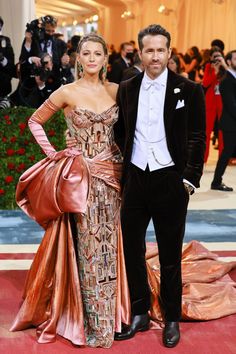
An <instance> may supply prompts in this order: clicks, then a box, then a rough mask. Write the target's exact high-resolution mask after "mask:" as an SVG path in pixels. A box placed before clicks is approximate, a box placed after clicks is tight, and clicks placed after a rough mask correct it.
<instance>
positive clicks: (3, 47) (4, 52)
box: [0, 35, 15, 97]
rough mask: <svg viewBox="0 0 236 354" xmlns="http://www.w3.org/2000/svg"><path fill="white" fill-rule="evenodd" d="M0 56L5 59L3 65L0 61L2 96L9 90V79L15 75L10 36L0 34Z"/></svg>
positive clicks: (0, 90)
mask: <svg viewBox="0 0 236 354" xmlns="http://www.w3.org/2000/svg"><path fill="white" fill-rule="evenodd" d="M0 53H1V57H2V58H3V57H5V58H6V59H7V64H6V65H5V66H3V65H1V62H0V97H4V96H6V95H8V94H9V93H10V92H11V80H12V77H13V76H14V75H15V67H14V52H13V48H12V46H11V41H10V38H8V37H6V36H2V35H0Z"/></svg>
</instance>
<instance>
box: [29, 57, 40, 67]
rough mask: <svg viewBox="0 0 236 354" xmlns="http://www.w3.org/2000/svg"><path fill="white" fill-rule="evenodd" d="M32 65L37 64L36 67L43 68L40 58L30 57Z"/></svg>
mask: <svg viewBox="0 0 236 354" xmlns="http://www.w3.org/2000/svg"><path fill="white" fill-rule="evenodd" d="M29 59H30V61H31V63H32V64H35V65H36V66H38V67H39V66H42V64H41V59H40V58H39V57H30V58H29Z"/></svg>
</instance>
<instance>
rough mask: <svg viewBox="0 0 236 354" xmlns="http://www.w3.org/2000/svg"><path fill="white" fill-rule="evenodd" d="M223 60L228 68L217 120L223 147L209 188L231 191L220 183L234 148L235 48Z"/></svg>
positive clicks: (235, 131) (235, 114)
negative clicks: (220, 111) (221, 134)
mask: <svg viewBox="0 0 236 354" xmlns="http://www.w3.org/2000/svg"><path fill="white" fill-rule="evenodd" d="M225 61H226V63H227V65H228V70H227V72H226V76H225V78H224V79H223V80H222V81H221V83H220V93H221V97H222V103H223V111H222V115H221V118H220V122H219V128H220V129H221V130H222V133H223V142H224V147H223V151H222V153H221V155H220V157H219V159H218V162H217V164H216V169H215V173H214V178H213V181H212V183H211V189H214V190H219V191H223V192H232V191H233V188H232V187H228V186H226V185H225V184H224V183H222V177H223V175H224V172H225V169H226V167H227V165H228V162H229V160H230V158H231V156H233V153H234V151H235V149H236V50H233V51H231V52H229V53H228V54H227V55H226V57H225Z"/></svg>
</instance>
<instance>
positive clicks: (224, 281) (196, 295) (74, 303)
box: [11, 105, 236, 347]
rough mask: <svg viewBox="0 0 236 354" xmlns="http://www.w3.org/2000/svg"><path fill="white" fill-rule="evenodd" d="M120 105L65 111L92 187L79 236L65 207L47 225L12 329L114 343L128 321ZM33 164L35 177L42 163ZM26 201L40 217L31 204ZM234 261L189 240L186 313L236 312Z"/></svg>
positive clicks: (152, 272)
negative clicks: (117, 129) (116, 133)
mask: <svg viewBox="0 0 236 354" xmlns="http://www.w3.org/2000/svg"><path fill="white" fill-rule="evenodd" d="M55 110H56V108H55ZM117 110H118V108H117V106H116V105H114V106H112V107H110V108H109V109H108V110H106V111H105V112H103V113H102V114H95V113H94V112H91V111H89V110H86V109H80V108H77V109H75V110H73V111H71V112H70V113H69V114H68V115H67V117H66V118H65V119H66V122H67V125H68V128H69V129H70V132H71V134H72V135H73V136H75V137H76V139H77V145H78V147H79V149H81V150H82V152H83V155H84V158H85V159H86V161H88V162H89V170H90V175H91V176H90V177H91V179H90V182H89V183H90V193H89V198H88V201H87V204H86V212H85V213H76V214H73V218H74V220H75V222H76V241H75V240H74V238H73V235H72V233H73V232H72V227H71V224H72V222H71V215H70V214H68V213H63V214H62V215H61V216H59V217H58V218H57V219H55V220H53V221H51V222H49V223H48V224H47V227H46V232H45V236H44V238H43V240H42V243H41V245H40V247H39V250H38V252H37V254H36V256H35V259H34V261H33V264H32V266H31V269H30V271H29V273H28V277H27V281H26V286H25V291H24V295H23V298H24V302H23V304H22V306H21V309H20V311H19V313H18V315H17V317H16V319H15V321H14V324H13V326H12V328H11V330H13V331H15V330H22V329H26V328H29V327H31V326H35V327H37V330H36V331H37V337H38V342H40V343H46V342H52V341H54V340H55V339H56V335H57V334H59V335H61V336H63V337H65V338H67V339H69V340H70V341H71V342H72V343H74V344H77V345H88V346H92V347H96V346H100V347H110V346H111V345H112V342H113V337H114V331H115V330H116V331H119V330H120V329H121V322H125V323H128V322H129V315H130V305H129V299H128V297H129V296H128V288H127V280H126V274H125V267H124V256H123V248H122V238H121V233H120V221H119V208H120V195H119V186H118V183H117V181H116V178H115V177H117V170H116V168H115V167H114V166H119V165H120V162H121V155H120V153H119V151H118V150H117V148H116V145H115V143H114V137H113V128H112V126H113V124H114V123H115V121H116V120H117ZM108 163H111V166H113V167H112V168H110V167H109V166H110V165H109V166H108V165H107V164H108ZM34 166H36V165H34ZM34 166H33V167H32V168H31V169H32V170H31V171H30V176H31V175H33V173H32V172H35V171H37V170H38V167H37V166H36V167H34ZM104 167H105V168H106V171H105V170H104ZM118 170H119V171H120V168H118ZM119 171H118V175H119V173H120V172H119ZM30 178H31V177H30ZM25 190H26V191H27V188H25V187H23V191H24V193H23V194H22V195H23V197H24V198H23V197H20V198H19V199H22V200H23V199H24V202H25V199H27V198H26V194H25ZM21 193H22V191H21ZM18 194H19V192H18ZM25 205H26V206H25ZM21 207H22V209H23V210H25V212H27V213H28V215H30V216H31V217H32V216H33V217H34V215H32V213H31V212H29V210H28V209H27V208H28V206H27V204H22V205H21ZM36 220H37V219H36ZM157 256H158V250H157V247H156V245H148V247H147V254H146V259H147V271H148V278H149V284H150V289H151V303H152V305H151V309H150V315H151V318H152V320H153V321H152V328H158V327H161V326H162V315H161V311H160V307H159V303H158V294H159V282H160V273H159V262H158V257H157ZM235 267H236V262H227V263H225V262H220V261H219V260H218V259H217V256H216V255H215V254H213V253H211V252H209V251H208V250H207V249H206V248H204V247H203V246H202V245H201V244H199V243H198V242H196V241H192V242H191V243H189V244H188V245H187V246H186V247H185V248H184V250H183V258H182V271H183V306H182V310H183V311H182V314H183V319H187V320H210V319H216V318H219V317H222V316H226V315H230V314H233V313H236V284H235V282H233V281H232V279H231V278H230V277H229V275H228V272H229V271H230V270H232V269H233V268H235Z"/></svg>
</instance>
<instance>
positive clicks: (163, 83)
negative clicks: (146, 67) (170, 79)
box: [143, 68, 168, 86]
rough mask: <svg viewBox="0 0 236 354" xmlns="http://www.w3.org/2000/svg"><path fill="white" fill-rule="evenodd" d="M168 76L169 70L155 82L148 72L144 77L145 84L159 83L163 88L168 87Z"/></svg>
mask: <svg viewBox="0 0 236 354" xmlns="http://www.w3.org/2000/svg"><path fill="white" fill-rule="evenodd" d="M167 75H168V70H167V68H165V70H164V71H163V72H162V73H161V74H160V75H159V76H158V77H156V78H155V79H154V80H153V79H151V78H150V77H149V76H148V75H147V73H146V71H145V72H144V76H143V82H146V81H152V82H153V83H154V82H157V83H158V84H160V85H161V86H166V82H167Z"/></svg>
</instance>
